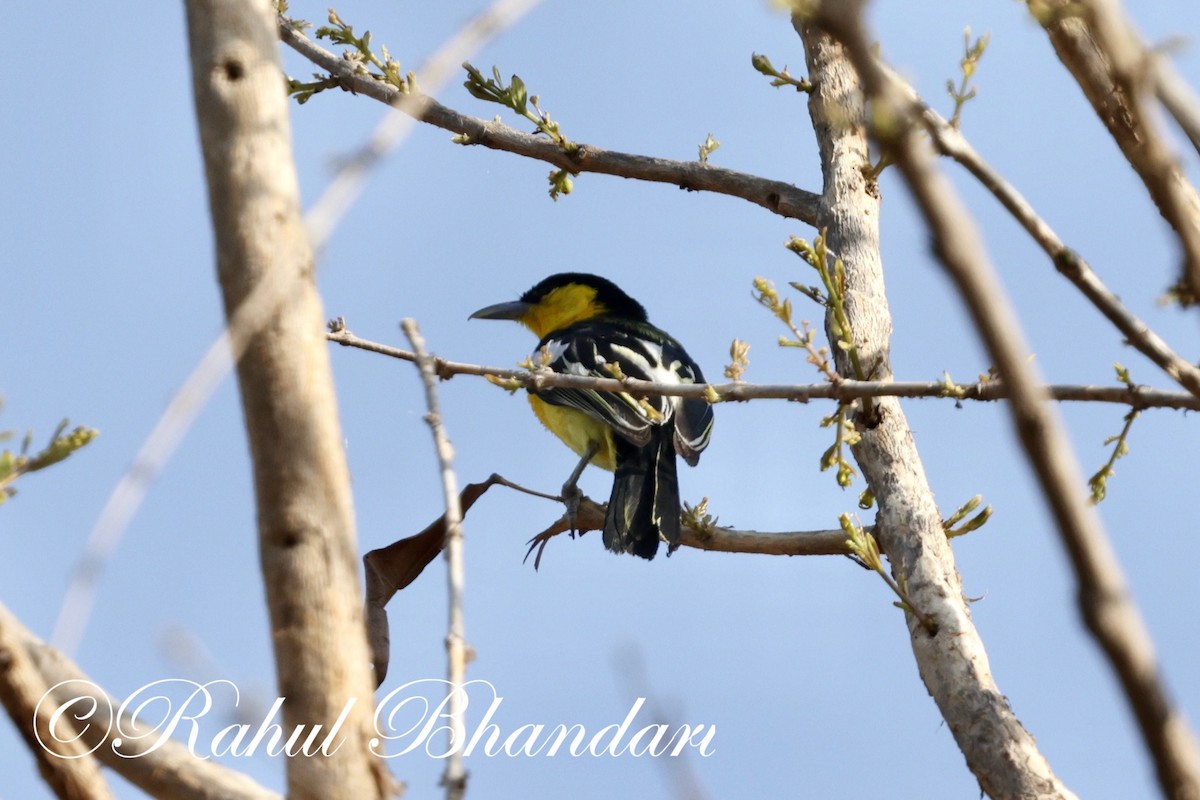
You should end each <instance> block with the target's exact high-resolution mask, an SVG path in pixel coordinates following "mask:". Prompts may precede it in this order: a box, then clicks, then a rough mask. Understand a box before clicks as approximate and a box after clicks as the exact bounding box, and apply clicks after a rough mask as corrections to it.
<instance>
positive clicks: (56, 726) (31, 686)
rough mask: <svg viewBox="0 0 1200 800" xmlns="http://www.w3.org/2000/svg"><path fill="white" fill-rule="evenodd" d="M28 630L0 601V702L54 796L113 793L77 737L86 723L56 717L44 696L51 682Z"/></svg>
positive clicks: (94, 798)
mask: <svg viewBox="0 0 1200 800" xmlns="http://www.w3.org/2000/svg"><path fill="white" fill-rule="evenodd" d="M28 635H29V631H27V630H26V629H25V627H24V626H23V625H21V623H20V622H18V621H17V618H16V617H15V616H13V614H12V612H11V611H9V610H8V609H7V608H5V607H4V606H3V605H0V705H3V706H4V709H5V710H6V711H7V712H8V716H9V718H10V719H11V720H12V722H13V725H15V726H16V727H17V731H18V732H19V733H20V734H21V738H23V739H24V740H25V745H26V747H28V748H29V752H30V754H31V755H32V756H33V757H34V759H36V761H37V765H38V772H40V773H41V775H42V780H44V781H45V782H46V784H47V785H48V786H49V787H50V788H51V789H52V790H53V791H54V794H55V796H57V797H60V798H63V800H106V799H107V798H111V797H112V796H113V794H112V790H111V789H109V786H108V783H107V782H105V780H104V777H103V776H102V775H101V774H100V767H99V766H98V765H97V764H96V759H95V758H94V757H93V756H92V754H91V752H90V751H89V750H87V749H86V748H85V746H84V743H83V742H82V741H81V739H80V737H81V736H82V734H83V732H84V730H86V728H87V727H89V724H88V723H86V722H82V721H81V722H80V725H79V726H78V727H76V725H75V724H73V722H74V717H73V716H72V715H70V714H66V715H62V716H58V717H56V715H55V714H54V713H53V708H52V705H53V704H52V703H44V702H42V701H43V699H44V698H45V697H46V696H47V695H49V694H50V687H51V684H50V682H49V681H48V680H46V677H45V676H44V675H43V674H42V673H41V672H40V671H38V669H37V666H36V664H35V663H34V661H33V659H32V658H31V657H30V655H29V653H28V652H27V651H26V649H25V645H26V640H25V637H26V636H28ZM56 683H57V681H56ZM81 728H82V729H84V730H80V729H81ZM46 743H52V744H51V745H50V746H46Z"/></svg>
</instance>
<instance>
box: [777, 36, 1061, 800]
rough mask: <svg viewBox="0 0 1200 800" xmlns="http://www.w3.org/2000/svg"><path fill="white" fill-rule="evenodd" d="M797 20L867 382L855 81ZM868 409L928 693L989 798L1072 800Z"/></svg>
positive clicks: (918, 485)
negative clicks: (1011, 695) (1004, 680)
mask: <svg viewBox="0 0 1200 800" xmlns="http://www.w3.org/2000/svg"><path fill="white" fill-rule="evenodd" d="M795 22H796V29H797V32H798V33H799V34H800V36H801V39H802V40H803V42H804V48H805V54H806V60H807V64H808V72H809V80H810V81H811V82H812V84H813V90H812V93H811V94H810V96H809V114H810V115H811V117H812V123H813V129H814V130H815V131H816V134H817V143H818V146H819V149H820V154H821V167H822V174H823V175H824V191H823V195H822V200H821V209H820V215H819V216H820V220H819V225H818V227H821V228H827V229H828V243H829V247H830V248H831V249H832V250H834V251H835V252H836V253H837V254H838V255H839V256H840V257H841V258H842V260H843V262H844V264H845V270H846V311H847V314H848V316H849V318H850V322H851V326H852V328H853V330H854V340H855V343H856V345H857V346H858V349H859V356H860V361H861V363H862V365H863V368H864V369H865V370H866V371H867V372H868V374H867V375H866V376H865V377H867V378H869V379H873V380H890V379H891V374H892V373H891V365H890V361H889V343H890V339H891V333H892V318H891V313H890V311H889V310H888V303H887V297H886V295H885V293H884V281H883V264H882V260H881V257H880V250H879V210H880V204H879V192H878V188H877V187H876V186H874V185H873V184H872V183H871V182H870V181H869V180H868V179H867V178H866V177H865V176H864V174H863V170H864V168H865V167H868V166H869V165H870V160H869V152H868V147H867V133H866V126H865V122H864V106H863V95H862V91H861V89H860V87H859V81H858V75H857V73H856V72H855V71H854V68H853V67H852V66H851V64H850V63H849V61H848V60H847V58H846V56H845V53H844V52H843V50H842V48H841V46H840V45H838V44H837V43H835V42H834V41H833V40H831V39H830V38H829V37H828V36H826V35H825V34H823V33H822V32H820V31H819V30H817V29H816V28H814V27H812V26H810V25H806V24H804V23H803V22H802V21H801V20H800V19H797V20H796V21H795ZM835 353H836V356H837V359H838V363H837V367H838V371H839V372H840V373H841V374H843V375H853V371H852V369H851V367H850V364H849V359H848V357H847V355H846V354H845V353H844V352H841V351H837V350H836V348H835ZM874 407H875V409H876V415H875V417H876V418H875V419H874V420H870V421H865V420H863V419H862V414H861V412H860V414H859V415H858V416H859V419H858V422H859V431H860V433H861V435H862V439H861V441H860V442H859V443H858V444H857V445H855V447H854V448H853V452H854V457H855V459H856V461H857V463H858V466H859V468H860V469H861V470H862V474H863V476H864V478H865V479H866V481H867V484H868V485H869V486H870V488H871V490H872V492H873V493H874V495H875V500H876V502H877V504H878V514H877V516H876V531H877V537H878V539H879V544H880V547H881V548H882V549H883V551H884V552H885V553H886V554H887V557H888V560H889V562H890V563H891V568H892V573H893V574H894V575H895V577H896V579H897V580H898V581H899V582H900V583H901V585H902V586H904V587H905V588H906V589H907V593H908V595H909V597H910V598H911V599H912V601H913V604H914V605H915V606H916V607H917V608H918V609H919V610H920V611H921V612H922V613H923V614H925V615H926V616H928V617H930V618H932V619H933V621H934V622H935V623H936V626H937V633H936V634H932V635H931V634H930V633H929V632H928V631H926V630H925V629H924V628H923V627H922V626H921V625H920V623H919V622H918V621H917V620H916V618H915V617H913V616H912V615H909V616H908V627H909V632H910V637H911V643H912V648H913V654H914V656H915V657H916V661H917V667H918V669H919V671H920V674H921V678H922V680H923V681H924V682H925V686H926V688H927V689H928V690H929V693H930V695H932V697H933V699H934V702H935V703H937V706H938V709H939V710H940V711H941V714H942V716H943V717H944V718H945V720H946V723H947V725H948V726H949V727H950V731H951V733H952V734H953V735H954V738H955V741H956V742H957V744H958V746H959V749H961V750H962V752H963V755H964V756H965V757H966V760H967V765H968V767H969V768H970V769H971V771H972V772H973V773H974V774H975V776H976V777H977V778H978V780H979V784H980V787H981V788H982V789H983V790H984V791H985V792H986V793H987V794H988V795H989V796H990V797H992V798H997V800H999V799H1000V798H1014V799H1015V798H1068V797H1073V796H1074V795H1072V794H1071V792H1070V791H1069V790H1068V789H1066V788H1065V787H1064V786H1063V785H1062V784H1061V783H1060V782H1059V781H1058V779H1057V778H1056V777H1055V776H1054V773H1053V772H1052V771H1051V769H1050V765H1049V764H1048V763H1047V762H1046V759H1045V758H1044V757H1043V756H1042V755H1041V753H1040V752H1039V751H1038V749H1037V744H1036V742H1034V740H1033V737H1032V736H1030V735H1029V733H1028V732H1027V731H1026V730H1025V729H1024V727H1022V725H1021V723H1020V721H1019V720H1018V719H1017V718H1016V716H1015V715H1014V714H1013V711H1012V708H1011V707H1010V706H1009V704H1008V701H1007V700H1006V699H1005V697H1004V695H1003V694H1002V693H1001V692H1000V690H999V688H998V687H997V686H996V682H995V680H994V679H993V677H992V673H991V669H990V667H989V665H988V658H987V653H986V651H985V650H984V647H983V642H982V640H981V639H980V637H979V633H978V631H977V630H976V629H975V625H974V623H973V622H972V621H971V615H970V612H969V611H968V609H967V604H966V601H965V600H964V598H963V593H962V584H961V582H960V580H959V577H958V573H957V571H956V570H955V566H954V555H953V553H952V552H951V550H950V545H949V543H948V542H947V540H946V535H945V532H944V531H943V529H942V520H941V514H940V513H939V511H938V508H937V504H936V503H935V502H934V500H933V493H932V491H931V490H930V488H929V482H928V480H927V478H926V476H925V470H924V467H923V465H922V463H921V457H920V454H919V453H918V452H917V448H916V443H915V441H914V440H913V436H912V432H911V431H910V430H909V428H908V423H907V421H906V420H905V417H904V412H903V410H902V409H901V407H900V402H899V401H898V400H897V399H896V398H881V399H879V400H876V401H875V403H874Z"/></svg>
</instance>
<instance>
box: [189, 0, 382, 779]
mask: <svg viewBox="0 0 1200 800" xmlns="http://www.w3.org/2000/svg"><path fill="white" fill-rule="evenodd" d="M187 21H188V40H189V45H190V50H191V59H192V76H193V89H194V92H195V98H196V112H197V118H198V121H199V127H200V141H201V148H202V151H203V155H204V163H205V174H206V177H207V180H208V187H209V207H210V211H211V214H212V220H213V228H214V233H215V238H216V252H217V272H218V278H219V280H220V284H221V290H222V294H223V297H224V301H225V309H226V315H227V316H228V317H229V318H230V319H232V318H233V317H234V315H235V314H236V313H237V311H238V309H239V307H240V306H241V305H242V303H243V301H244V300H246V298H247V297H250V296H252V294H253V293H254V292H255V289H256V287H259V286H262V285H270V284H274V287H273V289H272V290H271V292H270V293H269V295H268V296H272V295H273V297H274V298H275V299H282V298H288V302H286V303H282V304H279V305H278V306H277V310H276V311H275V313H274V314H273V315H268V317H267V319H268V322H267V324H266V325H265V326H264V328H263V330H262V331H261V332H260V333H259V335H258V336H257V337H256V339H255V341H254V343H253V344H252V346H251V347H249V348H248V349H247V351H246V353H245V354H244V355H243V356H242V358H241V359H240V361H239V362H238V383H239V388H240V390H241V396H242V407H243V411H244V413H245V417H246V428H247V434H248V438H249V442H250V453H251V458H252V462H253V467H254V483H255V495H256V500H257V504H258V529H259V551H260V556H261V561H262V569H263V577H264V581H265V585H266V594H267V605H268V609H269V611H270V620H271V631H272V641H273V644H274V649H275V661H276V671H277V677H278V685H279V690H280V696H282V697H284V698H286V701H285V703H284V706H283V720H284V724H285V726H286V727H288V728H291V729H296V727H297V726H300V725H303V726H305V728H307V729H309V730H311V727H310V726H313V725H321V726H322V728H323V729H324V730H329V729H330V728H331V727H332V726H333V725H334V723H335V722H336V721H338V720H339V718H340V717H341V716H342V715H343V714H344V713H346V714H347V716H346V717H345V721H344V723H343V725H342V730H343V732H344V733H345V738H344V739H343V740H342V746H341V747H339V748H338V749H337V750H336V751H334V752H333V753H332V754H331V755H329V756H328V757H325V758H293V759H289V760H288V762H287V767H288V796H289V797H290V798H297V799H298V798H323V799H324V800H331V799H332V798H374V797H384V796H386V795H387V794H388V793H389V792H390V791H391V778H390V775H389V774H388V773H387V770H386V768H385V766H384V763H383V762H382V761H381V760H379V759H376V758H375V757H374V756H373V755H372V753H371V750H370V747H369V741H370V739H371V730H370V714H371V705H372V704H371V703H370V702H367V698H370V697H371V696H372V694H373V693H372V690H371V681H370V673H369V664H370V662H369V656H368V652H367V642H366V635H365V626H364V621H363V612H362V606H361V604H360V600H359V598H360V597H361V591H360V589H359V585H358V570H357V566H358V564H357V562H358V556H357V546H356V542H355V532H354V511H353V506H352V502H351V496H350V482H349V473H348V469H347V466H346V459H345V453H344V451H343V449H342V437H341V432H340V430H339V426H338V421H337V406H336V401H335V399H334V392H333V385H332V379H331V376H330V372H329V358H328V352H327V349H326V348H325V347H323V346H322V340H321V337H320V332H319V331H320V329H319V325H320V322H321V318H322V315H321V305H320V299H319V298H318V296H317V292H316V287H315V286H314V284H313V276H312V272H313V258H312V251H311V249H310V246H309V242H308V238H307V236H306V235H305V230H304V225H303V220H302V218H301V214H300V204H299V191H298V186H297V181H296V174H295V167H294V164H293V160H292V152H291V140H290V125H289V123H288V116H287V114H288V109H287V99H286V97H285V96H284V92H283V84H282V82H281V81H280V79H279V74H280V65H279V52H278V48H277V46H276V39H275V35H274V27H275V17H274V13H273V11H272V3H271V2H270V1H269V0H254V2H249V3H247V2H242V0H189V2H188V3H187ZM347 709H348V712H347Z"/></svg>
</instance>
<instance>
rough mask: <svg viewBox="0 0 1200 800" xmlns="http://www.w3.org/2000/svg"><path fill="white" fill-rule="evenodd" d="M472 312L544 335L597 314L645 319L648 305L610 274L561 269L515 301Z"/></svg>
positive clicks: (638, 320) (629, 318)
mask: <svg viewBox="0 0 1200 800" xmlns="http://www.w3.org/2000/svg"><path fill="white" fill-rule="evenodd" d="M471 316H472V317H474V318H476V319H513V320H516V321H518V322H520V323H521V324H522V325H524V326H525V327H527V328H529V329H530V330H532V331H533V332H534V333H535V334H537V336H538V338H542V337H544V336H545V335H546V334H548V333H551V332H552V331H556V330H559V329H561V328H565V327H566V326H568V325H573V324H575V323H576V322H583V321H584V320H588V319H593V318H595V317H605V316H610V317H620V318H622V319H628V320H633V321H635V322H646V309H644V308H642V305H641V303H639V302H638V301H636V300H634V299H633V298H632V297H630V296H629V295H627V294H625V292H624V291H623V290H622V289H621V288H620V287H619V286H617V285H616V284H615V283H613V282H612V281H610V280H608V279H607V278H601V277H600V276H599V275H589V274H587V273H584V272H561V273H559V274H557V275H551V276H550V277H549V278H545V279H543V280H542V281H540V282H539V283H538V284H537V285H536V286H534V287H533V288H532V289H530V290H529V291H527V292H525V294H523V295H521V299H520V300H518V301H516V302H511V303H500V304H498V305H494V306H488V307H487V308H482V309H480V310H479V311H476V312H475V313H474V314H472V315H471Z"/></svg>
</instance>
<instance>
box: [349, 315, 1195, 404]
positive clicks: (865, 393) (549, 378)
mask: <svg viewBox="0 0 1200 800" xmlns="http://www.w3.org/2000/svg"><path fill="white" fill-rule="evenodd" d="M326 338H328V339H329V341H331V342H336V343H337V344H340V345H343V346H346V347H355V348H358V349H360V350H366V351H368V352H372V353H379V354H380V355H385V356H389V357H391V358H397V359H400V360H402V361H415V360H416V355H415V354H413V353H412V352H411V351H409V350H403V349H401V348H398V347H392V346H390V345H385V344H381V343H379V342H373V341H370V340H368V339H362V338H360V337H358V336H356V335H354V334H353V333H351V332H350V331H349V330H347V329H346V328H344V327H339V328H338V329H337V330H336V331H333V332H330V333H327V334H326ZM433 366H434V372H435V373H436V374H437V376H438V377H439V378H441V379H442V380H446V379H448V378H451V377H453V376H455V375H475V376H490V377H493V378H497V379H500V380H501V381H504V382H510V381H511V382H512V384H513V388H525V389H532V390H534V391H539V390H542V389H549V388H552V387H553V388H558V387H567V388H572V389H591V390H595V391H599V392H629V393H632V394H636V395H641V396H647V397H649V396H671V397H698V398H704V399H710V400H712V401H713V402H742V401H746V400H793V401H797V402H802V403H803V402H808V401H809V400H839V401H842V402H849V401H851V400H857V399H859V398H863V397H907V398H940V399H949V400H954V401H955V402H960V401H963V400H974V401H981V402H992V401H996V400H1004V399H1006V398H1007V397H1008V389H1007V388H1006V386H1005V384H1004V382H1003V381H1002V380H988V381H984V382H977V383H967V384H947V383H945V382H938V381H903V382H901V381H897V382H892V381H855V380H841V381H839V382H838V383H814V384H755V383H745V382H741V381H738V382H733V383H721V384H703V383H697V384H677V383H671V384H666V383H652V382H650V381H640V380H636V379H634V378H590V377H585V376H582V375H565V374H562V373H558V372H552V371H550V370H533V371H530V370H521V369H507V368H503V367H489V366H485V365H482V364H467V363H463V362H459V361H448V360H446V359H444V358H439V357H437V356H434V357H433ZM1042 388H1043V390H1044V391H1045V392H1046V396H1047V397H1048V398H1049V399H1051V400H1058V401H1062V402H1093V403H1114V404H1118V405H1127V406H1131V407H1133V408H1139V409H1142V408H1171V409H1189V410H1193V411H1196V410H1200V397H1195V396H1193V395H1191V394H1187V393H1185V392H1170V391H1165V390H1162V389H1152V388H1149V387H1146V386H1137V387H1135V388H1132V389H1131V388H1129V387H1127V386H1074V385H1054V386H1045V387H1042Z"/></svg>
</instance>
